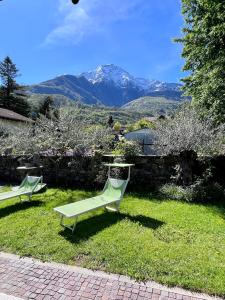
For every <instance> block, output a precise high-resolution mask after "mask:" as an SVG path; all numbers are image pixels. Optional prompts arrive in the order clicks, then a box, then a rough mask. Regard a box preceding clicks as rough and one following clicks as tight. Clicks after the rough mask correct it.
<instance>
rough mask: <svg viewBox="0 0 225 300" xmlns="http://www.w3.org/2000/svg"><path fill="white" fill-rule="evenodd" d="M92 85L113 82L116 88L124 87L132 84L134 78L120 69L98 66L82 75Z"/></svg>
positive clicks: (111, 65)
mask: <svg viewBox="0 0 225 300" xmlns="http://www.w3.org/2000/svg"><path fill="white" fill-rule="evenodd" d="M81 75H82V76H84V77H86V78H87V79H88V80H89V81H91V82H92V83H98V82H102V81H113V82H114V84H116V85H117V86H126V85H127V84H128V83H134V81H135V78H134V77H133V76H131V75H130V74H129V73H128V72H126V71H125V70H123V69H122V68H120V67H118V66H115V65H113V64H110V65H102V66H98V67H97V68H96V69H95V70H94V71H89V72H86V73H82V74H81Z"/></svg>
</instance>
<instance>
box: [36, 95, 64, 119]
mask: <svg viewBox="0 0 225 300" xmlns="http://www.w3.org/2000/svg"><path fill="white" fill-rule="evenodd" d="M39 114H41V115H44V116H45V117H46V118H48V119H51V118H54V119H58V118H59V112H58V110H57V109H55V108H54V100H53V98H52V97H51V96H47V97H46V98H45V99H44V100H43V102H42V103H41V105H40V107H39Z"/></svg>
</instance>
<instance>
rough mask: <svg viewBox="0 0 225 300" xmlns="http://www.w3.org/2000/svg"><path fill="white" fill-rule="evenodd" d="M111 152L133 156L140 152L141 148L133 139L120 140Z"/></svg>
mask: <svg viewBox="0 0 225 300" xmlns="http://www.w3.org/2000/svg"><path fill="white" fill-rule="evenodd" d="M113 154H116V155H124V156H125V157H128V158H129V157H134V156H137V155H140V154H141V148H140V146H139V145H138V143H136V142H134V141H127V140H125V139H124V140H122V141H119V142H118V143H117V145H116V147H115V150H114V151H113Z"/></svg>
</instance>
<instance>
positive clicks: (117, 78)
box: [81, 64, 176, 91]
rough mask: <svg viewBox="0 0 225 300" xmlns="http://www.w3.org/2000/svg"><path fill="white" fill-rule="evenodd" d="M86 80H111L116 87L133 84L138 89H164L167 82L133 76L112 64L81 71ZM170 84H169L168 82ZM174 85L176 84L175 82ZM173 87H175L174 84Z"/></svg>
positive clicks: (98, 81) (94, 82)
mask: <svg viewBox="0 0 225 300" xmlns="http://www.w3.org/2000/svg"><path fill="white" fill-rule="evenodd" d="M81 76H84V77H85V78H86V79H87V80H88V81H90V82H91V83H93V84H96V83H101V82H113V83H114V84H115V85H116V86H118V87H122V88H123V87H127V86H128V85H133V86H134V87H136V88H138V89H139V90H144V91H147V90H154V91H161V90H165V89H166V87H167V83H165V82H162V81H158V80H149V79H145V78H135V77H134V76H132V75H131V74H129V73H128V72H127V71H125V70H124V69H122V68H121V67H119V66H116V65H114V64H107V65H101V66H98V67H97V68H96V69H95V70H94V71H89V72H85V73H82V74H81ZM168 85H170V84H168ZM175 85H176V84H175ZM174 89H176V87H175V86H174Z"/></svg>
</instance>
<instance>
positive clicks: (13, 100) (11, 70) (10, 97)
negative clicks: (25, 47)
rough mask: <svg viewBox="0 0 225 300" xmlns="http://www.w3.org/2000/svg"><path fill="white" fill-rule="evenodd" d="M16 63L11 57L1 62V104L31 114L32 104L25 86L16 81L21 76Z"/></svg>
mask: <svg viewBox="0 0 225 300" xmlns="http://www.w3.org/2000/svg"><path fill="white" fill-rule="evenodd" d="M18 72H19V71H18V69H17V67H16V65H15V64H14V63H13V62H12V60H11V59H10V57H8V56H7V57H6V58H5V59H4V60H3V61H2V62H1V63H0V78H1V81H2V85H1V87H0V106H1V107H3V108H6V109H10V110H13V111H14V112H17V113H19V114H21V115H24V116H27V117H28V116H29V114H30V106H29V104H28V102H27V96H26V94H25V93H24V91H23V90H24V88H23V87H22V86H20V85H19V84H18V83H17V82H16V80H15V79H16V77H18V76H19V74H18Z"/></svg>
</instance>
